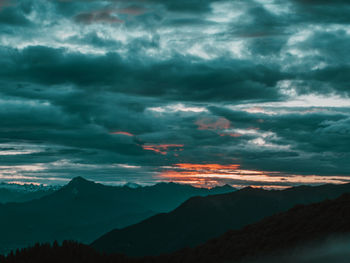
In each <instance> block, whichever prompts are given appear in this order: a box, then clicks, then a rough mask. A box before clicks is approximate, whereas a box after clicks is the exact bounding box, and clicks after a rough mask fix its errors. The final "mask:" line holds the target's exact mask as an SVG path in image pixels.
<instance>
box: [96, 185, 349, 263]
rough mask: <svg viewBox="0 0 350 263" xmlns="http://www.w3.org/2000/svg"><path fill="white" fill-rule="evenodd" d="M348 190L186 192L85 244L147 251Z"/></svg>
mask: <svg viewBox="0 0 350 263" xmlns="http://www.w3.org/2000/svg"><path fill="white" fill-rule="evenodd" d="M347 192H350V184H343V185H322V186H316V187H312V186H300V187H294V188H289V189H286V190H263V189H257V188H251V187H247V188H244V189H242V190H239V191H236V192H232V193H227V194H221V195H213V196H207V197H192V198H190V199H189V200H187V201H186V202H184V203H183V204H182V205H181V206H179V207H178V208H176V209H175V210H174V211H171V212H169V213H163V214H158V215H155V216H152V217H150V218H148V219H146V220H144V221H142V222H140V223H137V224H134V225H131V226H128V227H125V228H123V229H115V230H113V231H111V232H109V233H107V234H105V235H103V236H102V237H100V238H99V239H97V240H96V241H94V242H93V243H92V244H91V246H92V247H94V248H95V249H97V250H99V251H101V252H106V253H122V254H126V255H129V256H138V257H140V256H151V255H160V254H165V253H171V252H174V251H176V250H179V249H181V248H184V247H194V246H197V245H200V244H202V243H204V242H206V241H208V240H209V239H211V238H214V237H217V236H220V235H222V234H224V233H225V232H226V231H227V230H229V229H233V230H235V229H240V228H242V227H244V226H246V225H248V224H252V223H255V222H257V221H259V220H261V219H263V218H265V217H267V216H271V215H273V214H276V213H280V212H283V211H287V210H288V209H290V208H292V207H293V206H295V205H297V204H310V203H314V202H320V201H323V200H325V199H333V198H337V197H339V196H340V195H341V194H343V193H347Z"/></svg>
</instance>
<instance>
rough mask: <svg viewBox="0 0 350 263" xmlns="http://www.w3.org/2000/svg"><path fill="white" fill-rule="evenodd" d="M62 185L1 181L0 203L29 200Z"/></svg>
mask: <svg viewBox="0 0 350 263" xmlns="http://www.w3.org/2000/svg"><path fill="white" fill-rule="evenodd" d="M59 188H60V186H57V185H54V186H43V185H33V184H26V185H20V184H9V183H0V203H11V202H27V201H31V200H34V199H39V198H41V197H43V196H45V195H48V194H51V193H53V192H54V191H57V190H58V189H59Z"/></svg>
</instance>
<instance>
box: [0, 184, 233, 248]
mask: <svg viewBox="0 0 350 263" xmlns="http://www.w3.org/2000/svg"><path fill="white" fill-rule="evenodd" d="M234 190H235V189H234V188H230V189H228V188H215V189H205V188H195V187H192V186H189V185H181V184H175V183H160V184H156V185H153V186H146V187H139V188H130V187H128V186H106V185H102V184H98V183H94V182H92V181H88V180H86V179H84V178H82V177H76V178H74V179H72V180H71V181H70V182H69V183H68V184H67V185H65V186H63V187H61V188H60V189H59V190H57V191H54V192H53V193H51V194H48V195H45V196H43V197H41V198H39V199H35V200H32V201H29V202H23V203H7V204H0V215H1V216H0V233H1V235H0V253H2V252H6V251H9V250H10V249H15V248H18V247H25V246H28V245H30V244H33V243H35V242H50V241H53V240H64V239H70V240H77V241H80V242H91V241H93V240H94V239H96V238H97V237H99V236H100V235H102V234H103V233H105V232H107V231H109V230H111V229H114V228H116V227H117V228H120V227H124V226H127V225H130V224H134V223H137V222H139V221H141V220H143V219H145V218H147V217H149V216H152V215H154V214H156V213H159V212H166V211H170V210H172V209H174V208H176V207H177V206H178V205H180V204H181V203H182V202H184V201H185V200H187V199H188V198H190V197H192V196H198V195H210V194H217V193H227V192H229V191H234Z"/></svg>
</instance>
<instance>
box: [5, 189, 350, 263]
mask: <svg viewBox="0 0 350 263" xmlns="http://www.w3.org/2000/svg"><path fill="white" fill-rule="evenodd" d="M179 234H180V233H179ZM349 234H350V194H344V195H342V196H341V197H339V198H337V199H335V200H325V201H323V202H319V203H313V204H309V205H297V206H294V207H293V208H291V209H289V210H288V211H286V212H282V213H277V214H275V215H272V216H270V217H266V218H265V219H263V220H260V221H259V222H257V223H254V224H250V225H248V226H246V227H244V228H241V229H240V230H229V231H227V232H226V233H224V234H223V235H221V236H220V237H218V238H214V239H211V240H209V241H208V242H206V243H205V244H203V245H200V246H197V247H195V248H187V249H182V250H179V251H177V252H175V253H171V254H167V255H162V256H153V257H142V258H130V257H126V256H124V255H121V254H111V255H108V254H102V253H99V252H97V251H96V250H94V249H93V248H91V247H89V246H87V245H83V244H79V243H76V242H67V241H65V242H63V244H62V245H58V243H54V244H53V245H50V244H41V245H40V244H37V245H35V246H34V247H32V248H27V249H23V250H21V251H17V253H15V254H14V253H11V254H10V255H8V256H7V257H0V262H1V263H16V262H26V263H42V262H54V263H56V262H57V263H63V262H64V263H71V262H74V263H97V262H98V263H111V262H118V263H163V262H167V263H175V262H176V263H177V262H182V263H196V262H201V263H224V262H226V263H230V262H232V263H233V262H235V263H236V262H241V263H243V262H244V263H279V262H284V263H329V262H336V263H347V262H348V260H349V257H350V249H349V242H350V238H349ZM169 241H170V240H169Z"/></svg>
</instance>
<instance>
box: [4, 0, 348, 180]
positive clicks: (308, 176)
mask: <svg viewBox="0 0 350 263" xmlns="http://www.w3.org/2000/svg"><path fill="white" fill-rule="evenodd" d="M349 12H350V4H349V3H348V1H345V0H343V1H342V0H337V1H323V0H315V1H306V0H288V1H280V0H248V1H241V0H231V1H225V0H210V1H202V0H191V1H188V0H187V1H170V0H169V1H158V0H150V1H141V0H133V1H123V0H120V1H116V0H109V1H94V0H89V1H87V0H85V1H84V0H50V1H47V0H36V1H34V0H23V1H16V0H2V1H0V32H1V34H0V65H1V67H0V160H1V165H0V181H19V180H22V181H25V182H40V183H62V182H65V181H66V180H68V179H69V178H72V177H74V176H76V175H81V176H86V177H87V178H91V179H94V180H97V181H104V182H110V183H124V182H136V183H144V184H148V183H154V182H157V181H163V180H167V181H172V180H173V181H174V180H175V181H181V182H185V183H193V184H200V185H203V184H205V185H209V186H212V185H215V184H223V183H230V184H234V185H238V186H239V185H242V186H243V185H247V184H252V185H258V186H260V185H265V186H275V187H284V186H288V185H294V184H298V183H309V184H318V183H322V182H332V181H333V182H337V183H339V182H346V181H348V175H349V174H350V165H349V162H348V160H349V158H350V153H349V149H350V147H349V146H350V100H349V94H350V86H349V85H350V64H349V61H350V55H349V52H348V47H349V46H350V24H349V23H350V19H349V15H348V14H349ZM180 164H188V166H186V167H184V166H179V165H180ZM203 165H204V166H203ZM205 165H211V166H210V167H215V169H214V168H213V169H209V170H208V169H204V168H205V167H206V168H208V167H207V166H205ZM213 165H214V166H213ZM198 167H202V168H203V167H204V168H203V169H197V168H198ZM194 168H196V169H194ZM194 173H195V174H194ZM171 175H172V176H171ZM208 175H210V176H208ZM259 176H260V179H259Z"/></svg>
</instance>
